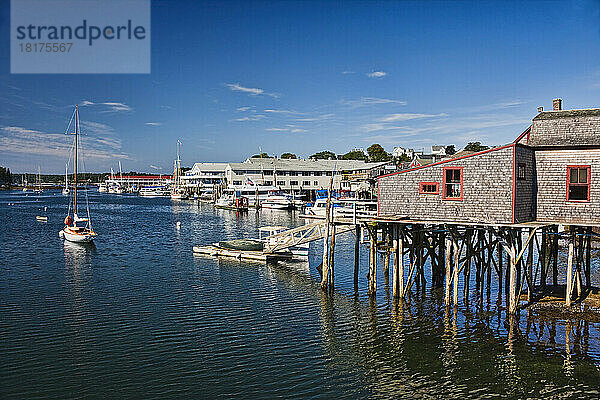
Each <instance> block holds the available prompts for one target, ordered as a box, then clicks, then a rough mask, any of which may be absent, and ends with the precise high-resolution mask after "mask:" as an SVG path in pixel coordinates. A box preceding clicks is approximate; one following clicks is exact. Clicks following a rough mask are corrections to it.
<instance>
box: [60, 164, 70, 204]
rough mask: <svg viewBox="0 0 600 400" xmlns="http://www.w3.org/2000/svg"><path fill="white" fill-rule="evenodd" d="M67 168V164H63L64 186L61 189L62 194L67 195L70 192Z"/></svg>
mask: <svg viewBox="0 0 600 400" xmlns="http://www.w3.org/2000/svg"><path fill="white" fill-rule="evenodd" d="M67 169H68V165H67V164H65V187H64V189H63V190H62V194H63V196H68V195H69V193H71V191H70V190H69V178H68V175H67Z"/></svg>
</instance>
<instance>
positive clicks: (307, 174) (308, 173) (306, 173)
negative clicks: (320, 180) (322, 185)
mask: <svg viewBox="0 0 600 400" xmlns="http://www.w3.org/2000/svg"><path fill="white" fill-rule="evenodd" d="M302 176H310V171H303V172H302Z"/></svg>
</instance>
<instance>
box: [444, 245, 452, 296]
mask: <svg viewBox="0 0 600 400" xmlns="http://www.w3.org/2000/svg"><path fill="white" fill-rule="evenodd" d="M451 274H452V241H451V240H450V239H448V238H446V292H445V293H446V296H445V301H444V303H445V304H446V307H448V306H449V305H450V286H451V285H452V281H451V279H452V276H451Z"/></svg>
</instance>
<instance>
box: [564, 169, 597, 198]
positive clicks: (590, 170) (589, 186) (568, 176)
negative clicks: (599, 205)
mask: <svg viewBox="0 0 600 400" xmlns="http://www.w3.org/2000/svg"><path fill="white" fill-rule="evenodd" d="M572 168H580V169H581V168H586V169H587V187H588V193H587V200H569V186H570V185H571V183H570V181H571V169H572ZM573 185H574V186H583V185H581V184H577V183H574V184H573ZM591 191H592V166H591V165H567V193H566V199H567V202H568V203H589V201H590V192H591Z"/></svg>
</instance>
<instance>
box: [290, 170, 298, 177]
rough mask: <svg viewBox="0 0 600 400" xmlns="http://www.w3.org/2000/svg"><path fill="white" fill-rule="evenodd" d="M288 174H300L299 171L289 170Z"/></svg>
mask: <svg viewBox="0 0 600 400" xmlns="http://www.w3.org/2000/svg"><path fill="white" fill-rule="evenodd" d="M288 174H289V175H290V176H298V172H297V171H289V172H288Z"/></svg>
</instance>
